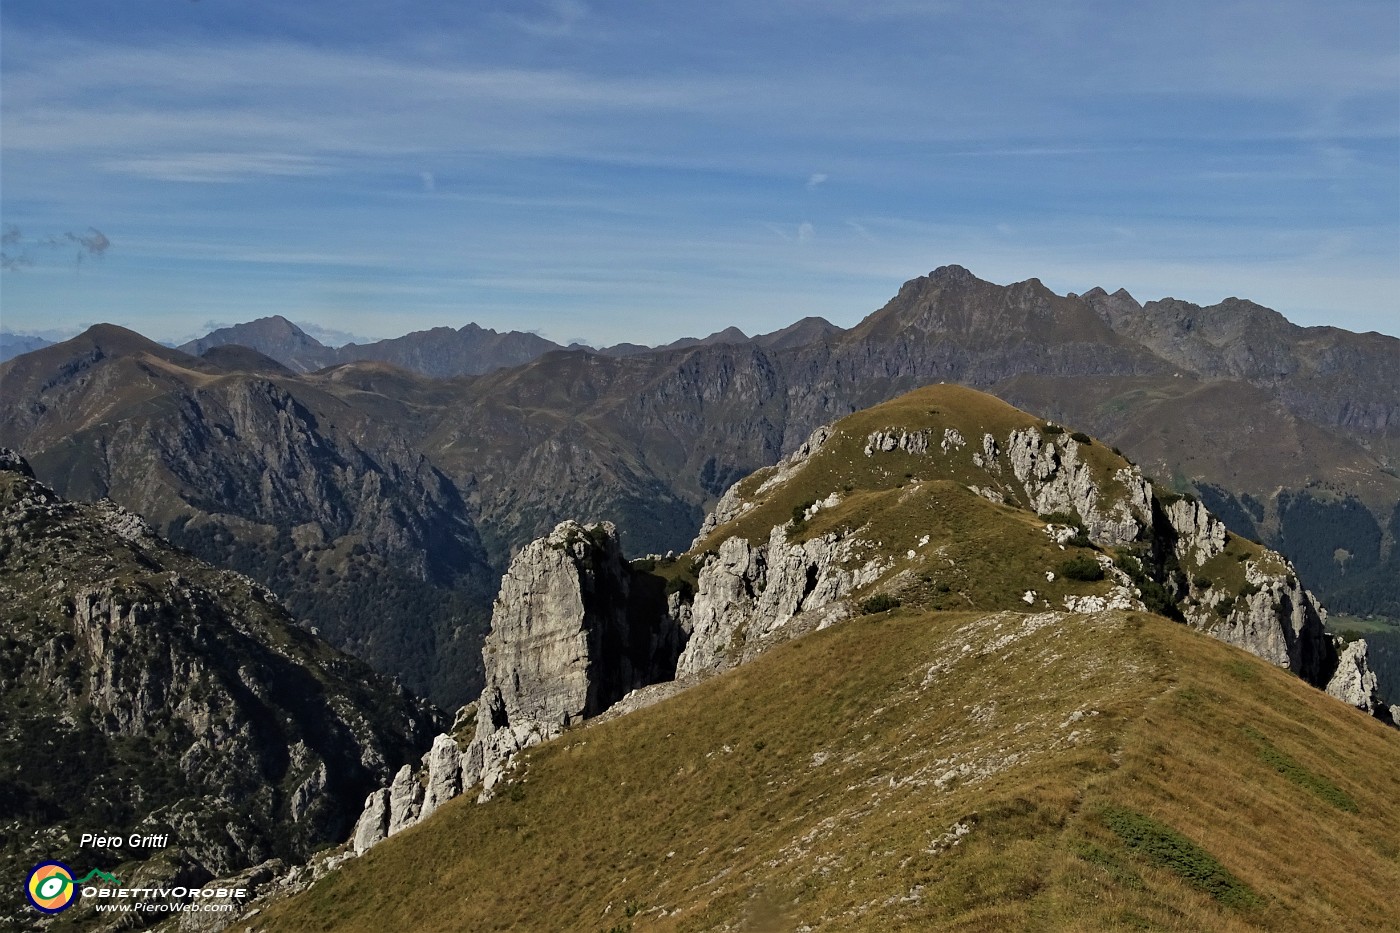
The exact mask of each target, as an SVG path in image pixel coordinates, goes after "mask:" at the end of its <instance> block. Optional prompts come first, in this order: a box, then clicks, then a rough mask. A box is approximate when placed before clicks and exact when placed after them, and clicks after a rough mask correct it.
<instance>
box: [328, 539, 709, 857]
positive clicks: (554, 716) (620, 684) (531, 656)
mask: <svg viewBox="0 0 1400 933" xmlns="http://www.w3.org/2000/svg"><path fill="white" fill-rule="evenodd" d="M688 608H689V607H688V606H686V605H684V604H683V603H682V602H681V601H680V600H679V599H678V597H677V596H676V595H675V594H672V596H671V597H670V598H669V599H668V598H667V596H666V594H664V593H663V592H662V591H660V590H657V589H655V588H654V587H647V586H645V585H644V583H643V581H642V580H641V579H640V577H639V575H638V573H636V572H634V571H633V570H632V568H631V566H630V565H629V564H628V562H627V561H626V559H625V558H624V557H623V554H622V547H621V544H620V543H619V541H618V538H617V530H616V528H614V527H613V526H612V525H611V524H609V523H606V522H604V523H601V524H595V525H581V524H579V523H578V522H563V523H561V524H560V525H558V526H557V527H556V528H555V529H554V530H553V531H552V532H551V533H550V534H549V535H548V536H546V537H544V538H540V539H539V540H537V541H534V542H531V544H529V545H528V546H527V547H525V548H524V549H522V550H521V552H520V553H519V554H517V555H516V557H515V560H513V561H512V562H511V565H510V569H509V570H507V571H506V574H505V576H504V577H503V578H502V579H501V589H500V595H499V596H498V597H497V598H496V604H495V611H494V613H493V615H492V622H491V634H490V635H489V636H488V637H487V641H486V646H485V648H484V649H483V655H484V658H485V666H486V687H485V689H483V690H482V693H481V697H480V699H479V700H477V702H476V703H474V704H470V705H469V706H468V707H466V708H464V709H463V710H462V711H461V712H459V713H458V716H457V720H458V726H459V727H460V728H454V730H453V732H452V733H444V734H441V735H439V736H438V737H437V738H436V739H435V740H434V741H433V746H432V749H431V750H430V751H429V752H428V753H427V754H426V755H425V756H424V757H423V761H422V763H421V765H420V767H419V769H418V771H417V773H416V774H414V773H411V772H410V771H409V770H408V769H407V768H405V769H403V770H401V771H400V772H399V774H398V775H397V776H396V777H395V779H394V783H393V784H392V785H390V786H389V787H385V788H382V789H380V790H377V791H375V792H373V793H371V794H370V795H369V796H368V797H367V798H366V799H365V804H364V810H363V812H362V813H361V815H360V820H359V822H358V823H357V824H356V829H355V851H356V852H363V851H365V850H366V849H368V848H370V847H371V846H373V845H375V844H376V843H378V842H380V841H381V840H383V839H385V838H387V837H389V836H391V835H393V834H394V833H396V832H399V831H400V830H402V829H404V828H406V827H407V826H410V825H412V824H413V823H415V822H417V821H418V820H422V819H426V818H427V817H428V816H430V815H432V813H433V812H434V811H435V810H436V809H437V808H438V807H440V806H442V804H444V803H446V802H447V801H448V800H451V799H452V798H454V797H457V796H459V795H460V794H461V793H462V792H463V791H464V790H466V789H468V788H470V787H472V786H474V785H476V784H477V783H480V785H481V795H482V797H483V798H486V797H489V796H490V795H491V794H492V792H493V791H494V790H495V788H496V786H497V785H498V784H499V783H500V782H501V781H502V780H503V779H504V778H505V777H506V775H507V773H508V772H509V770H510V766H511V762H512V759H513V758H514V757H515V755H516V754H517V753H519V752H520V751H522V750H524V749H526V748H530V747H531V746H534V745H538V744H539V743H541V742H544V741H548V740H549V739H552V738H554V737H556V736H558V735H559V734H560V733H561V732H563V731H564V729H566V728H568V727H569V726H571V725H574V724H575V723H578V722H581V721H583V720H584V719H588V718H591V717H593V716H596V715H598V714H599V713H602V712H603V711H604V710H606V709H608V708H609V707H610V706H612V705H613V704H614V703H616V702H617V701H619V700H621V699H622V698H623V697H624V696H626V695H628V694H630V693H632V692H633V691H635V690H637V689H638V688H641V687H645V686H648V685H650V684H654V683H658V682H662V681H669V680H671V679H672V678H674V677H675V674H676V659H677V657H678V655H679V654H680V652H681V649H682V647H683V646H684V640H685V635H686V631H685V629H684V628H683V627H682V625H681V624H680V623H678V622H677V621H676V617H677V616H682V617H686V618H688V612H683V610H688ZM472 719H474V720H475V728H474V730H473V732H472V738H471V739H470V741H468V742H467V743H466V744H465V746H464V745H463V744H462V743H461V742H459V741H458V739H457V738H456V736H457V735H459V734H462V732H463V731H464V729H465V725H463V724H467V723H470V722H471V720H472Z"/></svg>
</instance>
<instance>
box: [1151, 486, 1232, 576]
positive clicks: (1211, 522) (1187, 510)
mask: <svg viewBox="0 0 1400 933" xmlns="http://www.w3.org/2000/svg"><path fill="white" fill-rule="evenodd" d="M1162 512H1163V513H1164V514H1165V515H1166V517H1167V521H1169V522H1170V523H1171V526H1172V529H1173V530H1174V531H1175V532H1176V534H1177V545H1176V555H1177V558H1178V559H1179V560H1180V561H1181V563H1182V564H1183V565H1184V566H1188V567H1189V566H1193V565H1194V566H1196V567H1201V566H1204V565H1205V562H1206V561H1208V560H1210V559H1211V558H1212V557H1214V556H1215V555H1217V554H1219V553H1220V552H1221V551H1223V550H1225V543H1226V540H1227V539H1228V537H1229V536H1228V534H1227V532H1226V531H1225V523H1224V522H1222V521H1221V520H1220V519H1218V518H1216V517H1215V516H1214V515H1212V514H1211V512H1210V510H1209V509H1207V508H1206V507H1205V506H1204V505H1203V504H1202V503H1201V502H1199V501H1197V500H1195V499H1177V500H1176V501H1174V502H1171V503H1169V504H1167V505H1165V506H1163V507H1162Z"/></svg>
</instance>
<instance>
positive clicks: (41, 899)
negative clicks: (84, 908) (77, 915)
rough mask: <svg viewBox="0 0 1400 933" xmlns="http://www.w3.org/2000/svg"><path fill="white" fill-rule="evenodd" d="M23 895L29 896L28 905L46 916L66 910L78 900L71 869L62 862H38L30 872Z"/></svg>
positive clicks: (76, 887)
mask: <svg viewBox="0 0 1400 933" xmlns="http://www.w3.org/2000/svg"><path fill="white" fill-rule="evenodd" d="M24 893H25V894H27V895H29V903H31V904H33V905H34V907H35V908H36V909H37V910H42V911H43V912H44V913H46V914H56V913H59V912H60V911H64V910H67V909H68V908H69V907H72V906H73V902H74V901H75V900H77V898H78V886H77V885H75V884H74V883H73V869H71V868H69V867H68V866H67V865H65V864H63V863H62V862H40V863H39V864H38V865H35V866H34V868H33V869H31V870H30V872H29V879H28V880H27V881H26V882H25V883H24Z"/></svg>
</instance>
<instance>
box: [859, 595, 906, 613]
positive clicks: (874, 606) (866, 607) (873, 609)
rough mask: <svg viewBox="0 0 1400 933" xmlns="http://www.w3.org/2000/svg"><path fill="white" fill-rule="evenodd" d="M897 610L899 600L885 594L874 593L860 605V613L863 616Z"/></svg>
mask: <svg viewBox="0 0 1400 933" xmlns="http://www.w3.org/2000/svg"><path fill="white" fill-rule="evenodd" d="M898 608H899V600H898V599H896V598H895V597H893V596H890V595H889V594H887V593H876V594H875V595H874V596H872V597H870V598H869V599H867V600H865V601H863V602H862V603H861V604H860V611H861V613H862V614H863V615H874V614H875V613H877V612H888V611H890V610H891V609H898Z"/></svg>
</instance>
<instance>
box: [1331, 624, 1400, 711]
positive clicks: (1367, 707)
mask: <svg viewBox="0 0 1400 933" xmlns="http://www.w3.org/2000/svg"><path fill="white" fill-rule="evenodd" d="M1366 653H1367V645H1366V641H1365V639H1360V638H1358V639H1357V640H1356V641H1353V642H1351V643H1350V644H1348V645H1346V646H1345V647H1343V648H1342V650H1341V651H1339V652H1338V654H1337V670H1336V672H1335V673H1333V675H1332V679H1331V680H1329V681H1328V683H1327V692H1328V693H1329V694H1331V695H1332V696H1334V697H1336V698H1337V699H1339V700H1341V701H1342V702H1343V703H1346V704H1348V705H1350V706H1355V707H1356V708H1357V709H1359V710H1361V711H1363V712H1366V713H1370V714H1371V715H1372V716H1375V717H1377V718H1379V719H1387V718H1388V719H1389V720H1390V721H1391V722H1392V723H1395V718H1394V709H1395V707H1387V706H1386V705H1385V701H1383V700H1382V699H1381V692H1380V687H1379V686H1378V684H1377V683H1376V675H1375V672H1374V671H1372V670H1371V667H1370V664H1369V663H1368V662H1367V657H1366Z"/></svg>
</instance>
